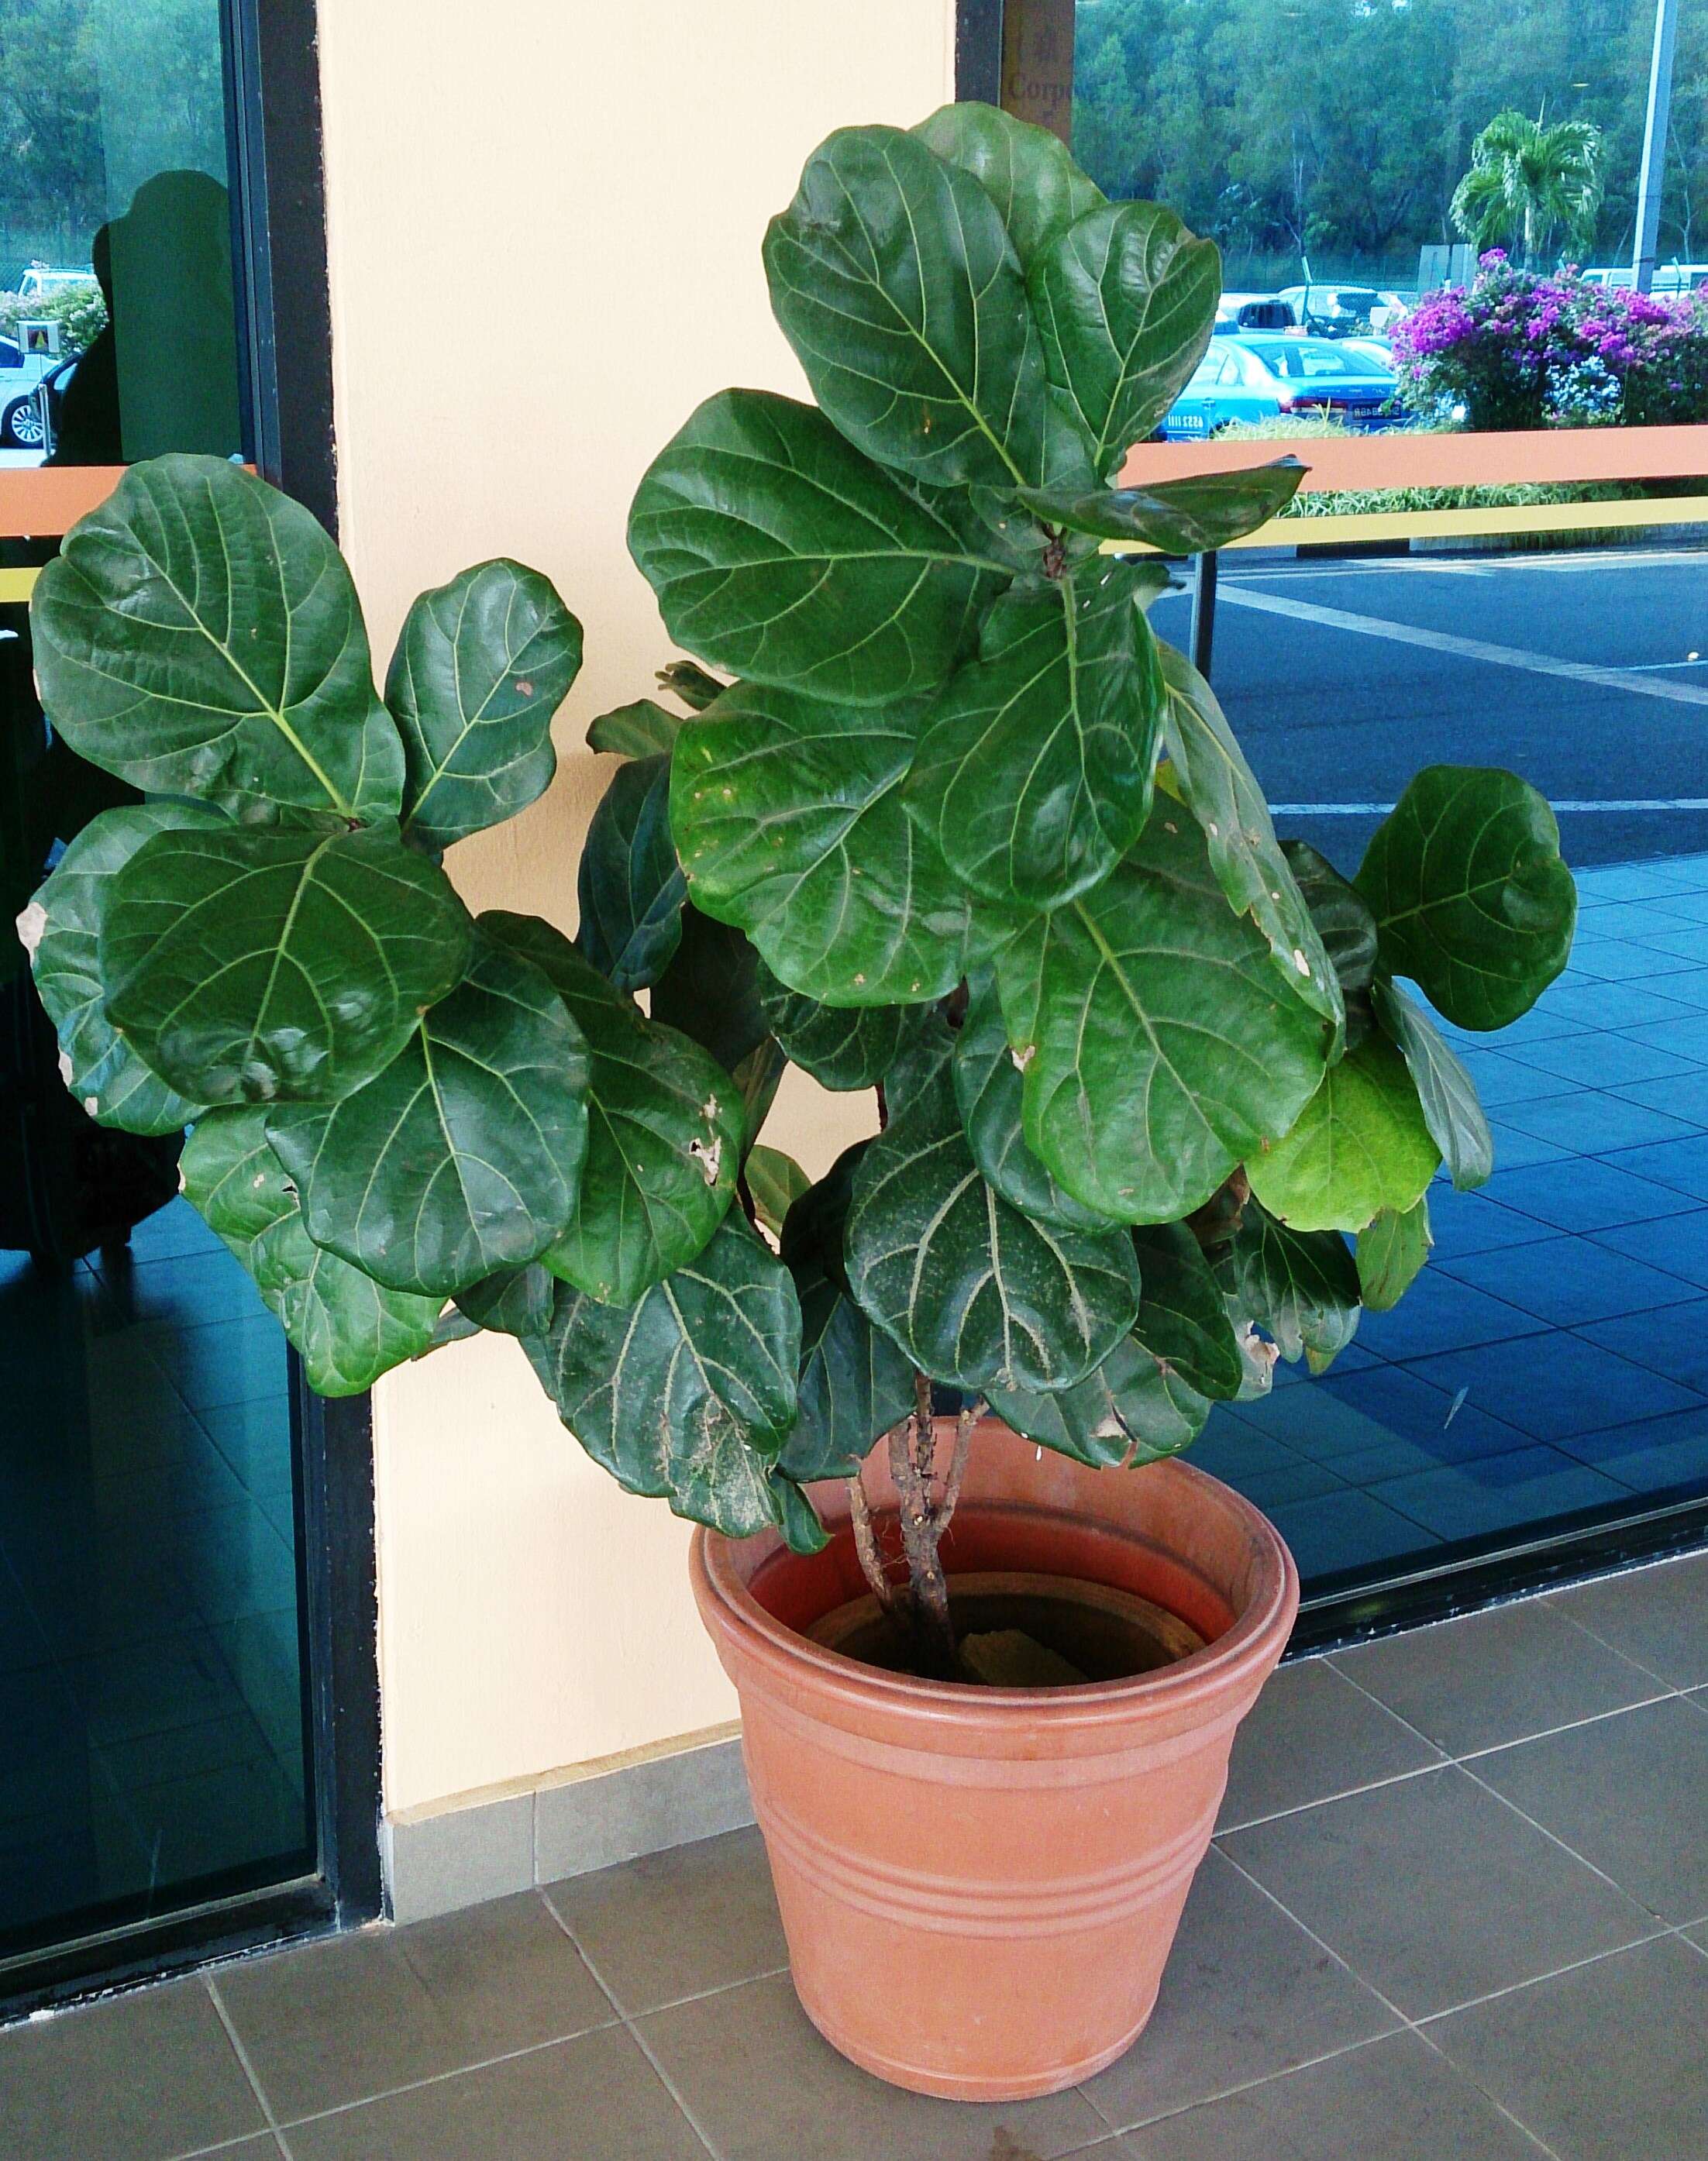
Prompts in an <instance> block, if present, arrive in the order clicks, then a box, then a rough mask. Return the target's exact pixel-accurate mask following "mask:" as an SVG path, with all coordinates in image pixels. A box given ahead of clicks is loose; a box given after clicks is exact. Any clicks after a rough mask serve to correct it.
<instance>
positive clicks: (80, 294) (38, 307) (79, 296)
mask: <svg viewBox="0 0 1708 2161" xmlns="http://www.w3.org/2000/svg"><path fill="white" fill-rule="evenodd" d="M24 320H29V321H30V322H34V323H44V322H45V323H57V324H58V325H60V350H61V351H65V352H68V353H70V352H86V351H88V349H89V347H90V346H91V345H93V344H94V342H95V341H96V338H97V337H98V336H100V334H101V332H102V331H104V330H105V329H106V327H107V303H106V301H105V300H104V299H102V296H101V288H100V286H99V285H97V284H96V283H95V280H94V279H92V278H91V279H90V280H89V282H88V284H80V285H66V286H62V287H61V288H60V290H59V291H58V292H56V293H38V294H34V296H33V297H32V298H31V299H27V300H26V299H21V298H20V297H19V295H18V294H16V293H0V337H8V338H15V337H16V336H18V324H19V323H20V322H23V321H24Z"/></svg>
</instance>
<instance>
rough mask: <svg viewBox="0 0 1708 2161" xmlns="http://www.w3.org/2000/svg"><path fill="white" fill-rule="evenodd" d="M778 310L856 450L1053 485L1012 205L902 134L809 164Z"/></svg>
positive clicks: (832, 148)
mask: <svg viewBox="0 0 1708 2161" xmlns="http://www.w3.org/2000/svg"><path fill="white" fill-rule="evenodd" d="M765 271H766V275H767V277H768V279H769V281H770V286H771V305H772V308H773V311H774V312H775V315H776V316H777V320H778V322H779V323H780V324H781V325H782V327H783V333H784V336H785V337H786V338H787V339H788V340H789V343H790V344H791V345H792V346H794V350H795V352H796V355H797V356H798V357H799V361H800V364H801V366H802V367H804V368H805V371H806V377H807V380H808V382H809V383H810V384H811V385H812V388H813V393H814V395H815V397H816V398H817V399H818V402H819V404H820V406H822V407H823V409H824V410H825V414H827V415H828V416H829V418H830V419H831V421H832V422H833V423H834V424H835V425H836V428H838V429H839V430H841V433H842V434H843V435H846V437H847V438H848V440H849V441H850V442H851V443H853V444H855V445H857V447H858V448H859V449H861V450H864V451H865V453H866V454H867V456H868V457H872V458H876V459H877V461H878V462H879V463H880V464H882V465H889V466H898V467H899V468H900V469H901V470H902V471H905V472H910V473H913V474H914V475H915V476H917V477H918V478H919V479H920V480H923V481H930V482H972V483H977V484H982V485H983V486H987V487H998V488H1002V487H1016V486H1019V487H1024V486H1028V485H1031V486H1039V485H1042V483H1043V482H1044V479H1045V478H1046V477H1047V448H1046V435H1047V423H1046V408H1047V399H1046V388H1045V386H1046V378H1045V375H1044V349H1043V346H1042V345H1041V343H1040V342H1039V335H1038V329H1037V325H1036V324H1035V323H1034V320H1033V317H1032V310H1031V309H1030V307H1029V306H1028V304H1027V298H1026V281H1025V279H1024V277H1023V275H1022V273H1021V270H1020V265H1019V262H1018V258H1017V257H1016V255H1015V253H1014V250H1013V247H1012V246H1011V245H1010V243H1009V240H1008V232H1007V231H1006V229H1005V228H1004V227H1003V224H1002V218H1001V216H999V215H998V213H997V207H996V205H995V204H994V203H993V202H992V200H991V198H990V197H989V195H987V194H986V193H985V191H984V189H983V188H982V186H981V185H980V184H979V183H978V181H977V180H974V179H973V178H972V176H971V174H969V173H966V172H963V171H962V170H961V169H960V168H959V166H956V165H952V164H946V163H945V161H944V159H941V158H940V157H938V156H937V154H935V151H932V150H930V149H929V148H927V147H926V146H925V144H924V143H922V142H920V141H919V139H918V138H916V137H914V136H911V135H905V134H903V133H900V131H899V130H898V129H896V128H842V129H841V130H839V131H838V133H836V134H834V135H832V136H831V137H830V138H829V139H828V140H827V141H826V142H825V143H823V144H821V145H820V148H818V149H816V150H815V151H814V153H813V154H812V156H811V157H810V159H808V160H807V163H806V169H805V171H804V172H803V173H802V174H801V180H800V188H799V192H798V193H797V194H796V195H795V198H794V201H793V202H792V203H791V204H790V205H789V208H788V209H787V210H786V211H784V212H783V213H782V214H781V216H778V217H775V218H773V220H772V221H771V227H770V230H769V231H768V233H767V234H766V236H765Z"/></svg>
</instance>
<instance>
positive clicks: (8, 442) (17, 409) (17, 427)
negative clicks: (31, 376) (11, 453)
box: [0, 398, 42, 450]
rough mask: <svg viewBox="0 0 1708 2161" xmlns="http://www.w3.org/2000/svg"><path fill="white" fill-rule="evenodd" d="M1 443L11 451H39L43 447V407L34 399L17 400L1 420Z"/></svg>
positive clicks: (15, 399) (14, 400) (9, 406)
mask: <svg viewBox="0 0 1708 2161" xmlns="http://www.w3.org/2000/svg"><path fill="white" fill-rule="evenodd" d="M0 443H3V444H4V445H5V446H6V448H7V449H8V450H39V449H40V448H41V445H42V424H41V407H40V406H39V404H37V403H36V401H35V399H34V398H14V399H13V402H12V403H11V404H9V405H8V407H7V409H6V415H5V418H4V419H0Z"/></svg>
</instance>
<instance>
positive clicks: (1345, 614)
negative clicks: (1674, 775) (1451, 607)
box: [1221, 586, 1708, 706]
mask: <svg viewBox="0 0 1708 2161" xmlns="http://www.w3.org/2000/svg"><path fill="white" fill-rule="evenodd" d="M1221 598H1222V599H1223V600H1224V601H1226V603H1227V604H1228V606H1229V607H1245V608H1257V609H1258V610H1260V611H1261V612H1263V613H1264V614H1266V615H1283V616H1291V617H1294V620H1295V621H1298V622H1315V623H1320V624H1321V625H1322V627H1324V629H1325V630H1344V631H1350V632H1351V633H1353V634H1354V635H1355V636H1357V637H1360V638H1386V639H1387V640H1388V642H1389V643H1391V644H1394V645H1418V646H1422V647H1423V648H1424V649H1425V650H1426V651H1427V652H1430V653H1450V654H1453V655H1454V656H1455V658H1456V659H1461V660H1480V661H1482V662H1483V663H1485V664H1487V665H1489V666H1492V667H1496V668H1519V669H1523V670H1524V672H1525V673H1526V674H1531V675H1555V676H1562V677H1564V678H1565V680H1566V681H1568V682H1570V683H1595V684H1598V685H1601V687H1602V688H1603V689H1604V690H1622V691H1623V692H1624V693H1625V695H1627V697H1629V698H1659V699H1661V700H1664V702H1665V703H1667V704H1669V705H1674V706H1708V690H1694V689H1692V687H1691V686H1690V684H1688V683H1674V682H1670V681H1667V680H1664V679H1659V678H1657V679H1656V680H1654V681H1653V682H1633V681H1632V680H1631V678H1630V677H1629V676H1628V675H1625V674H1620V673H1619V671H1618V670H1617V669H1612V668H1596V667H1594V666H1592V665H1591V664H1590V663H1588V662H1587V661H1582V660H1556V659H1554V657H1553V656H1552V654H1546V653H1527V652H1524V651H1523V650H1522V649H1521V648H1518V647H1517V646H1513V645H1492V644H1490V643H1488V642H1487V640H1486V639H1484V638H1455V637H1454V636H1453V635H1452V634H1451V633H1449V632H1447V631H1445V630H1421V629H1419V628H1418V627H1416V626H1415V625H1414V624H1412V623H1409V622H1388V620H1387V619H1386V618H1385V617H1381V616H1373V615H1354V614H1353V613H1352V612H1351V610H1350V609H1347V608H1332V607H1320V606H1319V605H1318V604H1317V602H1315V601H1289V600H1284V599H1283V597H1282V596H1281V595H1280V594H1279V593H1260V592H1254V591H1252V589H1251V588H1250V587H1249V586H1230V587H1228V588H1227V589H1226V591H1224V592H1223V593H1222V595H1221Z"/></svg>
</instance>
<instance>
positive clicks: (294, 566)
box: [30, 456, 404, 819]
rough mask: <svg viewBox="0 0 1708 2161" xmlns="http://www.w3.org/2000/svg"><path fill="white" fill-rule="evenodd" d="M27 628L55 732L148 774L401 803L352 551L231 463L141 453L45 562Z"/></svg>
mask: <svg viewBox="0 0 1708 2161" xmlns="http://www.w3.org/2000/svg"><path fill="white" fill-rule="evenodd" d="M30 627H31V635H32V637H33V638H34V645H35V665H36V673H37V675H38V677H39V681H40V684H41V693H42V703H43V705H44V706H45V707H46V709H47V712H48V715H49V718H50V719H51V720H52V721H53V723H54V726H55V728H56V729H57V730H58V732H60V735H62V736H63V737H65V741H66V742H69V743H70V746H71V747H72V749H73V750H75V751H76V752H77V753H78V755H79V756H80V757H81V758H89V759H91V761H92V762H93V763H95V764H96V765H99V766H104V767H105V768H106V769H107V772H109V773H117V774H118V775H119V776H120V777H121V778H123V779H125V780H128V781H130V782H132V783H133V784H134V785H135V786H136V787H138V788H142V789H149V790H151V791H154V792H155V793H158V794H166V795H195V796H200V797H203V798H206V799H207V800H209V801H211V802H216V803H220V804H222V805H226V806H227V807H228V808H230V809H232V810H234V811H237V812H238V813H240V814H242V813H243V812H244V811H246V810H247V811H250V812H253V810H254V809H255V808H256V807H257V806H258V805H263V804H265V803H267V802H273V803H282V804H289V805H292V806H294V807H295V808H297V809H299V810H324V811H333V812H336V814H337V815H339V816H341V817H346V818H362V819H373V818H385V817H395V816H396V815H398V808H399V805H400V804H401V801H402V795H403V784H404V748H403V744H402V743H401V742H400V741H399V739H398V731H397V728H396V727H395V726H394V725H393V721H392V718H391V716H390V715H389V714H388V712H387V711H386V710H385V708H384V706H382V705H381V703H380V701H379V699H378V696H377V695H375V692H374V687H373V664H372V656H371V655H370V654H369V651H368V643H367V631H366V629H365V628H364V627H363V625H362V606H361V603H360V601H358V600H357V597H356V588H355V586H353V585H352V584H351V578H350V573H349V571H348V570H347V569H346V567H345V564H344V560H343V558H342V557H341V555H339V553H338V550H337V549H336V548H335V547H334V546H333V544H332V542H331V539H329V537H328V536H327V534H326V533H325V530H324V529H323V528H322V527H321V526H320V523H318V522H317V521H316V520H315V518H314V517H313V516H312V515H311V513H310V512H308V511H306V510H305V509H304V508H302V507H301V505H300V504H299V503H295V502H292V501H291V500H290V498H289V496H284V495H281V494H280V493H279V492H278V490H277V489H276V488H271V487H268V486H267V485H266V483H265V482H262V481H258V480H256V479H255V478H253V476H251V475H250V474H248V473H246V472H244V471H242V470H241V469H240V468H239V467H238V466H233V465H230V464H227V462H226V461H225V460H224V459H222V458H205V457H180V456H174V457H166V458H157V459H154V460H152V461H150V462H149V463H148V464H147V465H140V466H132V467H131V469H130V471H128V473H127V474H126V475H125V476H124V478H123V479H122V481H121V482H119V484H118V487H117V489H115V491H114V492H113V493H112V495H111V496H110V497H108V498H107V502H104V503H103V504H102V506H101V508H99V509H98V510H94V511H91V513H89V515H88V516H87V517H86V518H82V519H81V520H80V521H79V522H78V523H77V524H76V525H75V526H74V527H73V528H72V529H71V531H70V533H69V534H67V535H66V536H65V544H64V546H63V548H62V549H61V550H60V555H58V556H57V557H56V558H55V560H54V561H53V562H51V563H49V565H47V567H46V569H45V570H44V571H43V572H42V574H41V577H40V579H39V581H38V583H37V585H36V588H35V593H34V599H33V600H32V601H31V603H30Z"/></svg>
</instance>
